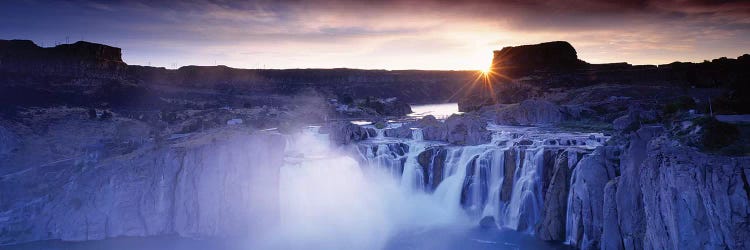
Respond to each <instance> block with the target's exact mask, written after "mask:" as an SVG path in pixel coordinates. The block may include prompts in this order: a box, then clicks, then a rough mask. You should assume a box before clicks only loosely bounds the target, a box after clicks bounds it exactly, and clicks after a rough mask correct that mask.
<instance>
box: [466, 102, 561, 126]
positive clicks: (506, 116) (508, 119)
mask: <svg viewBox="0 0 750 250" xmlns="http://www.w3.org/2000/svg"><path fill="white" fill-rule="evenodd" d="M564 110H565V109H564V108H562V107H560V106H558V105H556V104H554V103H551V102H548V101H543V100H525V101H523V102H521V103H518V104H509V105H506V104H497V105H493V106H488V107H484V108H482V109H481V110H480V111H479V112H480V113H481V114H482V117H484V118H486V119H488V120H492V121H494V122H495V123H496V124H502V125H525V126H529V125H554V124H557V123H560V122H562V121H563V120H564V119H565V117H566V114H565V113H564Z"/></svg>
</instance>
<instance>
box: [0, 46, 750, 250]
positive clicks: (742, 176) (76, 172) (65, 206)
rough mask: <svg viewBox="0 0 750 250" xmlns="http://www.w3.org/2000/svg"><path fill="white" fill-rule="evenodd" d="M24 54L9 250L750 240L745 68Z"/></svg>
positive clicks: (2, 136) (3, 128)
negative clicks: (285, 62) (159, 62)
mask: <svg viewBox="0 0 750 250" xmlns="http://www.w3.org/2000/svg"><path fill="white" fill-rule="evenodd" d="M29 43H30V41H6V40H3V41H0V79H1V80H2V83H0V91H2V94H1V95H2V97H3V98H2V102H1V104H2V108H3V110H2V118H0V162H1V163H2V164H0V248H3V249H5V248H7V249H36V248H52V249H55V248H65V249H68V248H73V249H91V248H94V249H96V248H111V249H117V247H122V248H123V249H127V248H145V249H148V248H152V249H205V248H220V249H456V248H463V249H517V248H523V249H568V248H580V249H747V248H748V247H750V204H748V203H749V202H750V182H749V181H748V179H750V157H749V156H748V155H750V150H748V149H749V147H750V146H749V145H750V142H748V139H749V138H750V136H748V135H749V134H748V132H750V127H749V126H748V121H747V117H746V114H747V107H748V106H747V105H745V104H747V100H748V99H747V86H748V85H747V80H748V79H750V78H748V72H747V71H746V69H747V68H750V57H749V56H748V55H743V56H740V57H739V58H737V59H727V58H722V59H716V60H713V61H710V62H709V61H707V62H704V63H673V64H668V65H659V66H638V65H636V66H633V65H629V64H625V63H623V64H589V63H586V62H584V61H582V60H580V59H578V57H577V55H576V51H575V49H574V48H573V46H572V45H570V44H568V43H567V42H552V43H544V44H537V45H526V46H519V47H508V48H504V49H502V50H500V51H496V52H495V53H494V59H493V63H492V65H493V66H492V71H491V73H489V74H490V75H488V76H482V75H478V73H477V72H468V71H466V72H464V71H368V70H352V69H331V70H324V69H300V70H244V69H233V68H228V67H224V66H205V67H198V66H188V67H183V68H179V69H175V70H170V69H164V68H154V67H146V66H133V65H127V64H125V63H124V62H123V61H122V59H121V57H120V50H119V49H117V48H114V47H109V46H106V45H100V44H92V43H86V42H78V43H74V44H71V45H60V46H58V47H54V48H41V47H38V46H36V45H34V44H33V43H31V44H29ZM501 74H502V75H501ZM483 77H484V78H485V79H486V80H485V81H482V80H481V78H483ZM476 79H480V80H476ZM488 86H490V87H489V88H488ZM410 98H411V99H410ZM456 102H457V104H455V103H456ZM425 103H437V104H442V105H443V106H440V109H441V110H437V109H436V108H434V106H432V107H424V106H419V105H418V104H425ZM410 104H411V105H410ZM454 109H455V110H454ZM446 110H447V111H446ZM459 110H460V111H459ZM412 111H419V112H422V113H418V114H417V113H415V114H411V113H412ZM429 112H433V113H432V114H428V113H429ZM409 114H411V115H409ZM165 242H169V243H165Z"/></svg>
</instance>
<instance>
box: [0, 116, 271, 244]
mask: <svg viewBox="0 0 750 250" xmlns="http://www.w3.org/2000/svg"><path fill="white" fill-rule="evenodd" d="M283 152H284V138H283V137H282V136H280V135H273V134H264V133H254V134H248V133H247V131H232V130H225V131H218V132H216V133H209V134H206V135H203V136H199V137H196V138H192V139H190V140H186V141H183V142H181V143H177V144H173V145H171V146H167V147H156V148H153V147H144V148H141V149H139V150H136V151H134V152H132V153H129V154H124V155H119V156H115V157H108V158H103V159H97V156H96V155H95V154H94V155H86V156H84V157H82V158H79V159H75V160H73V161H63V162H60V163H55V164H53V165H43V166H39V167H34V168H29V169H27V170H23V171H19V172H15V173H10V174H6V175H4V176H2V178H0V204H2V206H0V218H1V219H0V244H11V243H19V242H25V241H33V240H44V239H62V240H72V241H81V240H98V239H104V238H109V237H118V236H150V235H169V234H177V235H181V236H191V237H209V236H223V237H226V236H233V235H235V236H236V235H246V234H247V233H248V232H250V231H251V230H258V228H263V227H264V226H269V225H274V223H276V220H277V219H278V218H277V216H278V207H276V206H277V204H278V190H277V188H278V175H279V167H280V166H281V164H282V163H283ZM92 157H93V158H92ZM18 187H28V188H25V189H19V188H18Z"/></svg>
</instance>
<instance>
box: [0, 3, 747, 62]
mask: <svg viewBox="0 0 750 250" xmlns="http://www.w3.org/2000/svg"><path fill="white" fill-rule="evenodd" d="M748 13H750V3H743V2H726V3H705V2H701V1H679V2H672V1H666V2H665V1H643V2H638V3H630V2H628V3H602V2H599V1H593V0H583V1H579V2H577V4H575V5H571V4H569V3H566V2H564V1H553V0H532V1H524V2H517V1H485V0H471V1H467V2H462V3H452V2H447V1H440V0H427V1H413V0H386V1H382V2H381V1H379V2H349V1H339V0H315V1H304V2H298V1H221V2H217V1H210V0H195V1H190V2H172V1H159V0H151V1H139V0H136V1H115V2H105V1H88V0H79V1H71V2H67V1H60V2H52V3H50V2H40V1H34V0H29V1H24V2H14V3H9V2H3V3H0V14H2V15H0V21H2V22H3V23H5V24H6V25H4V26H2V27H0V34H3V35H2V36H0V39H29V40H32V41H34V42H36V43H37V44H39V45H43V46H47V47H48V46H50V45H53V44H55V43H64V42H65V41H66V40H68V41H69V42H74V41H77V40H85V41H90V42H96V43H102V44H107V45H111V46H115V47H120V48H122V49H123V59H124V61H125V62H126V63H128V64H135V65H146V66H148V65H151V66H160V67H166V68H177V67H180V66H186V65H226V66H229V67H234V68H251V69H252V68H275V69H289V68H357V69H386V70H402V69H419V70H482V69H484V68H486V67H487V65H488V64H489V62H490V60H491V57H492V51H493V50H499V49H501V48H503V47H506V46H517V45H524V44H536V43H541V42H548V41H558V40H563V41H568V42H570V43H571V44H572V45H573V46H574V47H575V48H576V50H577V52H578V57H579V58H580V59H582V60H584V61H587V62H590V63H614V62H628V63H631V64H664V63H671V62H674V61H683V62H700V61H703V60H711V59H715V58H719V57H729V58H736V57H738V56H740V55H742V54H745V53H748V52H750V18H748V16H750V14H748Z"/></svg>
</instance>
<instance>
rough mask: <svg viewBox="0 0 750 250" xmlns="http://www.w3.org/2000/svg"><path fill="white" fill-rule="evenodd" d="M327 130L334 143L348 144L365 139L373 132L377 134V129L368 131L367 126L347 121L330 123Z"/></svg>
mask: <svg viewBox="0 0 750 250" xmlns="http://www.w3.org/2000/svg"><path fill="white" fill-rule="evenodd" d="M325 132H327V133H328V137H329V138H330V139H331V143H333V144H334V145H347V144H349V143H352V142H356V141H361V140H365V139H367V138H369V137H370V135H371V134H375V131H371V130H370V131H368V129H366V128H363V127H361V126H359V125H356V124H352V123H351V122H346V121H343V122H336V123H331V124H328V125H327V128H326V129H325Z"/></svg>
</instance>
